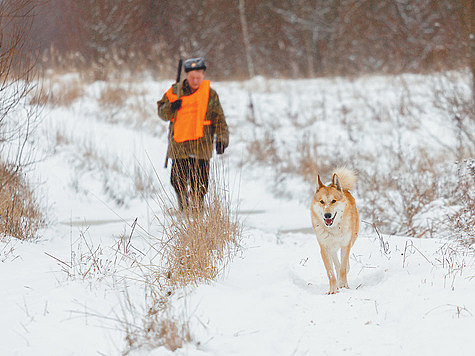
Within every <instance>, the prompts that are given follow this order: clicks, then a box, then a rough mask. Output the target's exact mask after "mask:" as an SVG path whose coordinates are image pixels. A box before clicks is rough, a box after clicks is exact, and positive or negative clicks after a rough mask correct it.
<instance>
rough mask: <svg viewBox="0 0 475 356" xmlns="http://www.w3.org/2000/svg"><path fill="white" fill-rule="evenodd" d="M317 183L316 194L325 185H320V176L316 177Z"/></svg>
mask: <svg viewBox="0 0 475 356" xmlns="http://www.w3.org/2000/svg"><path fill="white" fill-rule="evenodd" d="M317 182H318V188H317V192H318V191H319V190H320V188H323V187H324V186H325V185H324V184H323V183H322V180H321V179H320V175H318V176H317Z"/></svg>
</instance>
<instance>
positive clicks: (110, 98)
mask: <svg viewBox="0 0 475 356" xmlns="http://www.w3.org/2000/svg"><path fill="white" fill-rule="evenodd" d="M133 95H134V94H133V93H131V92H130V91H128V90H126V89H124V88H121V87H119V86H111V85H108V86H106V87H105V88H104V89H103V90H102V92H101V94H100V96H99V98H98V103H99V105H100V106H101V107H104V108H120V107H122V106H124V104H125V101H126V100H127V99H128V98H129V97H130V96H133Z"/></svg>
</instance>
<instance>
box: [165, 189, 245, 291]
mask: <svg viewBox="0 0 475 356" xmlns="http://www.w3.org/2000/svg"><path fill="white" fill-rule="evenodd" d="M210 187H211V188H210V191H209V192H208V195H207V199H206V203H205V205H206V206H205V208H204V209H203V210H199V211H196V210H190V211H187V212H185V213H182V214H177V213H176V212H175V211H170V210H168V211H167V213H166V217H165V219H166V220H168V221H167V222H166V223H165V224H163V226H164V235H165V236H166V240H167V241H169V242H168V244H167V245H166V248H165V253H164V261H165V265H166V267H167V269H166V279H167V281H168V285H169V287H170V288H171V289H176V288H179V287H184V286H187V285H195V286H196V285H198V284H199V283H209V282H211V281H213V280H214V279H215V278H216V277H217V276H218V275H219V273H220V272H221V271H222V270H223V269H224V268H225V266H226V265H227V263H228V262H230V261H231V260H232V258H233V257H234V255H235V254H236V251H237V249H238V248H239V243H240V238H241V234H242V226H241V224H240V223H239V221H238V220H237V217H236V215H233V213H232V209H231V204H230V201H229V199H228V198H229V197H227V196H226V195H227V191H226V190H224V189H223V188H219V187H218V186H217V185H216V184H213V183H212V184H210Z"/></svg>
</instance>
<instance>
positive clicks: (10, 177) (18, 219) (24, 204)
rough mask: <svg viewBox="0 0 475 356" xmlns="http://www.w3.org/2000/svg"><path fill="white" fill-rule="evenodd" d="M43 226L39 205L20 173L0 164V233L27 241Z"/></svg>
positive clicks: (13, 168)
mask: <svg viewBox="0 0 475 356" xmlns="http://www.w3.org/2000/svg"><path fill="white" fill-rule="evenodd" d="M43 225H44V217H43V214H42V212H41V209H40V207H39V204H38V202H37V201H36V199H35V197H34V195H33V192H32V190H31V189H30V187H29V186H28V184H27V182H26V181H25V180H24V178H23V177H22V175H21V172H20V171H19V170H17V169H16V168H15V167H12V166H9V165H6V164H5V163H2V162H0V233H1V234H2V235H3V236H13V237H16V238H18V239H20V240H27V239H31V238H33V237H35V236H36V232H37V231H38V229H39V228H40V227H41V226H43Z"/></svg>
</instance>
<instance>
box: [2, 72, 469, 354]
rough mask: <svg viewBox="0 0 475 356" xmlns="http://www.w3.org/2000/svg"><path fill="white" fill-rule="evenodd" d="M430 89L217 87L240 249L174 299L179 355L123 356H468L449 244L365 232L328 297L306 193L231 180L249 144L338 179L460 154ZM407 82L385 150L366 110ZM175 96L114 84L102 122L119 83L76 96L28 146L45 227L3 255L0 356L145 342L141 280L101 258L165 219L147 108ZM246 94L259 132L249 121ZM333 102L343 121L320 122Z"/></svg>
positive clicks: (161, 139)
mask: <svg viewBox="0 0 475 356" xmlns="http://www.w3.org/2000/svg"><path fill="white" fill-rule="evenodd" d="M73 78H74V77H73ZM63 80H72V79H71V78H69V77H68V78H67V79H63ZM440 80H443V79H440ZM402 82H404V84H405V85H402V84H401V83H402ZM435 82H437V83H439V80H438V79H437V81H436V79H434V78H433V77H424V76H406V77H402V78H387V77H368V78H361V79H359V80H356V81H346V80H344V79H338V78H336V79H319V80H303V81H268V80H265V79H262V78H256V79H254V80H252V81H248V82H242V83H241V82H229V83H215V84H213V87H215V88H216V89H217V91H218V93H219V95H220V99H221V102H222V105H223V107H224V110H225V113H226V114H227V121H228V124H229V126H230V132H231V138H230V141H231V144H230V147H229V149H228V150H227V151H226V153H225V155H224V156H223V157H215V158H214V162H215V163H216V165H217V166H219V167H225V169H224V171H225V178H226V182H227V183H226V184H227V185H228V189H229V191H230V196H231V198H232V201H233V204H235V207H236V210H237V211H239V217H240V220H241V222H242V223H243V225H244V232H243V238H242V241H241V243H242V248H241V249H240V250H239V252H238V254H237V255H236V256H235V258H234V260H233V261H232V262H231V263H230V264H228V265H227V267H226V269H225V271H224V272H223V273H222V275H221V276H220V277H219V278H218V279H217V280H216V281H215V282H213V283H211V284H210V285H200V286H198V287H189V288H185V289H183V290H180V291H176V293H175V295H173V296H172V297H171V302H172V307H171V311H170V313H172V314H173V317H178V318H179V319H180V320H182V321H184V322H185V323H187V325H188V326H189V329H190V332H191V339H192V341H191V342H189V343H187V344H186V345H185V346H184V347H183V348H181V349H178V350H177V351H176V352H175V353H173V352H172V351H170V350H169V349H167V348H166V347H153V346H150V345H149V346H148V347H143V348H140V349H132V350H130V353H129V354H131V355H172V354H178V355H203V356H204V355H226V356H227V355H259V356H261V355H342V354H347V355H414V354H421V355H446V354H449V353H454V354H457V355H471V354H472V353H473V350H474V347H475V341H474V339H473V334H474V330H475V318H474V314H475V285H474V280H473V277H474V276H475V265H474V258H473V254H470V253H469V251H468V250H467V249H463V248H461V247H460V246H459V245H457V243H456V242H455V241H451V240H444V239H442V238H433V239H413V238H410V237H404V236H388V235H380V234H378V233H377V232H376V231H375V230H374V229H372V228H371V227H370V226H368V224H365V223H363V224H362V231H361V233H360V235H359V237H358V240H357V242H356V244H355V246H354V248H353V250H352V254H351V261H350V264H351V270H350V273H349V278H348V280H349V284H350V289H348V290H343V291H340V292H339V293H338V294H336V295H327V294H326V293H327V291H328V280H327V277H326V273H325V269H324V266H323V263H322V261H321V258H320V253H319V247H318V244H317V241H316V238H315V236H314V234H313V232H312V230H311V222H310V216H309V206H308V205H309V202H310V199H311V195H308V198H307V196H306V194H308V193H310V194H311V190H312V189H313V187H311V186H308V185H307V186H306V185H305V183H303V182H302V180H300V179H298V178H295V177H288V179H286V180H285V181H283V182H277V183H276V182H275V181H274V180H275V171H274V170H273V169H272V166H271V165H270V166H269V165H265V166H260V165H249V164H243V162H245V161H246V159H247V158H248V156H247V154H246V144H247V143H248V142H249V141H250V140H251V139H252V138H260V137H262V136H263V135H264V133H265V132H267V133H268V132H269V131H272V132H273V133H274V134H275V137H274V138H276V137H277V138H278V142H277V145H296V144H297V143H298V142H297V143H296V142H295V141H298V139H299V137H301V136H299V135H298V134H296V133H295V132H294V131H292V130H296V127H298V130H307V131H308V132H309V134H310V135H315V136H316V137H317V139H318V140H319V141H320V142H323V143H322V146H321V147H322V148H328V149H329V150H332V151H334V152H338V157H339V159H340V161H342V163H345V150H351V152H348V156H347V159H350V157H351V158H354V157H355V156H357V155H358V154H361V155H365V154H368V152H372V151H373V153H374V151H375V150H381V152H382V154H384V152H386V151H385V150H386V149H387V148H388V147H389V148H391V147H393V146H396V145H399V146H406V147H407V146H411V145H416V144H417V145H427V148H429V149H431V148H433V147H434V146H435V145H441V146H442V147H446V146H455V145H456V144H457V142H456V139H455V138H454V135H453V134H450V133H449V134H445V133H446V132H448V130H449V129H451V128H450V127H449V128H447V127H448V126H447V125H445V126H444V122H443V118H442V117H440V115H438V114H437V110H436V108H432V107H430V106H428V104H427V103H430V102H431V100H427V96H428V95H429V94H427V93H425V92H424V89H425V88H426V89H427V87H428V86H433V85H434V83H435ZM66 83H67V81H66ZM407 83H409V86H411V87H413V88H416V90H415V91H413V92H412V94H411V97H410V101H411V102H416V103H417V105H415V106H412V107H417V108H418V110H420V114H421V120H420V122H417V123H416V122H413V121H410V120H406V121H404V122H402V123H401V126H400V133H399V134H398V135H396V136H397V137H396V139H395V138H394V137H393V136H391V134H393V133H394V130H393V127H391V123H390V122H389V121H388V120H385V118H384V115H385V113H384V112H382V111H379V112H376V113H375V112H373V115H377V116H378V117H380V119H379V121H378V119H376V120H373V119H374V118H372V119H371V120H369V119H368V115H369V114H370V113H371V110H370V109H368V108H377V107H378V106H377V103H378V102H380V101H383V102H391V101H395V103H396V104H394V105H396V106H397V105H398V103H399V102H400V101H401V100H402V99H401V98H403V99H404V98H406V97H407V96H408V94H407V93H406V94H405V93H404V90H406V89H405V88H406V87H407ZM170 84H171V82H170V81H163V82H156V81H153V80H151V79H148V78H144V80H142V81H140V82H136V83H127V84H125V87H126V89H127V90H129V91H131V92H133V93H136V94H134V95H131V96H130V97H128V98H127V101H126V102H125V103H123V104H122V107H120V108H112V109H111V108H107V107H104V106H101V105H100V103H99V102H98V100H97V98H99V97H100V94H101V91H103V90H104V88H106V87H110V86H114V85H119V84H114V83H102V82H98V83H93V84H90V85H85V84H84V86H85V94H84V96H83V97H81V98H79V99H78V100H76V101H75V102H74V103H73V104H72V105H71V106H69V107H60V106H59V107H46V108H45V109H44V111H43V113H42V116H43V118H44V119H43V120H42V122H41V125H40V127H39V128H38V129H37V130H36V131H35V135H34V136H33V137H32V139H31V142H30V143H31V146H32V147H34V148H35V152H36V156H37V157H38V159H39V163H38V164H37V168H36V169H35V171H33V172H31V178H32V179H33V180H34V181H36V182H41V183H42V184H41V185H40V186H39V190H40V191H41V192H42V196H43V197H44V199H42V204H44V205H45V206H46V207H47V214H48V219H49V225H48V226H47V227H46V228H45V229H43V230H42V231H40V238H39V239H38V240H37V241H34V242H20V241H17V240H14V239H9V238H5V239H3V240H2V241H1V242H0V280H1V285H2V289H1V290H0V305H1V315H2V317H1V318H0V335H1V342H0V355H35V356H37V355H120V354H122V353H123V352H124V351H125V350H128V349H127V342H126V337H127V336H128V335H129V336H130V330H131V329H134V328H135V329H140V327H143V319H144V315H146V314H147V310H146V308H147V306H148V304H147V286H146V285H145V283H144V277H142V276H140V275H137V271H138V270H136V269H134V267H133V266H130V265H127V266H125V267H124V265H125V264H126V262H120V263H119V262H117V261H112V259H113V258H114V256H117V254H114V249H115V248H116V246H119V245H120V241H121V238H122V239H123V237H124V236H130V235H131V234H132V239H131V243H132V245H134V246H135V247H136V248H137V250H139V251H140V250H142V249H141V248H142V247H143V248H144V249H145V248H146V246H147V244H151V243H152V242H151V241H150V239H151V237H150V235H148V234H147V232H152V235H153V233H156V234H158V233H159V229H157V226H156V225H157V223H156V220H157V219H156V216H157V215H160V214H161V213H162V212H161V210H160V208H159V206H158V204H157V203H156V200H157V199H156V196H155V197H154V195H156V194H163V190H162V189H159V188H158V187H159V186H160V185H161V184H162V185H163V186H164V187H165V191H168V192H171V190H170V187H169V183H168V180H169V170H166V169H164V168H163V162H164V154H165V150H166V140H165V132H166V127H167V126H166V124H165V123H163V122H160V121H159V119H158V118H157V117H156V114H155V110H156V108H155V102H156V101H157V100H158V99H159V98H160V97H161V95H162V94H163V93H164V92H165V90H166V89H167V88H168V87H169V85H170ZM55 85H59V84H58V83H56V84H55ZM120 85H123V84H120ZM454 85H455V84H454ZM56 90H58V89H56ZM61 90H64V86H63V87H62V89H61ZM250 91H251V92H252V98H253V101H254V104H255V108H256V109H255V110H256V111H255V116H257V119H259V122H255V121H254V122H253V121H252V120H249V118H248V115H249V112H248V100H249V92H250ZM401 92H402V94H401ZM361 93H365V94H367V97H369V98H372V100H373V101H372V102H371V103H368V102H367V100H366V99H365V98H363V99H361V98H360V97H359V96H358V95H360V94H361ZM414 93H417V95H414ZM408 100H409V99H408ZM341 102H344V103H345V105H347V109H346V111H345V113H344V114H341V115H343V116H344V117H343V118H342V117H338V118H335V117H327V114H326V113H328V112H330V113H331V112H332V108H331V107H332V105H336V103H341ZM363 104H364V105H363ZM322 107H325V108H326V109H325V110H323V109H322ZM364 107H366V109H364ZM138 108H140V110H139V109H138ZM338 110H340V108H338ZM139 111H140V112H139ZM340 113H341V112H340ZM134 115H136V116H134ZM411 117H412V116H411ZM289 120H291V121H293V123H292V125H288V121H289ZM342 120H343V121H344V122H343V121H342ZM345 120H346V121H345ZM348 120H349V121H350V122H349V123H348V122H347V121H348ZM378 122H379V124H375V123H378ZM343 124H345V125H347V127H350V128H349V129H348V128H343V127H342V125H343ZM444 129H445V131H444ZM329 137H332V139H331V140H330V139H329ZM345 142H346V143H345ZM350 147H352V148H351V149H350ZM350 153H351V154H350ZM315 159H316V160H318V157H316V158H315ZM381 159H382V160H384V159H389V158H388V157H381ZM364 162H365V164H367V161H364ZM349 163H351V164H352V165H357V163H355V162H349ZM375 164H377V162H375ZM218 170H219V169H218ZM138 176H139V177H140V178H137V177H138ZM327 178H329V177H327ZM160 182H161V183H160ZM280 183H281V184H282V187H280V189H275V188H276V185H278V184H280ZM143 185H145V187H146V189H144V190H141V189H139V188H138V187H140V186H143ZM154 187H157V188H156V189H155V191H152V193H150V191H151V190H154ZM282 191H285V193H286V194H285V196H284V195H279V194H280V193H281V192H282ZM276 192H279V194H276ZM355 195H356V198H357V204H358V202H360V203H361V202H362V201H363V200H364V197H362V196H361V195H359V193H358V188H357V189H356V190H355ZM136 218H137V222H138V228H136V230H135V231H133V232H132V224H133V222H134V220H135V219H136ZM362 218H363V219H364V218H365V217H364V216H363V217H362ZM144 249H143V250H142V251H144ZM137 253H138V252H137ZM91 256H95V258H96V260H93V261H91ZM152 262H153V261H152ZM71 264H74V266H71ZM88 268H90V270H89V269H88ZM131 305H132V306H131ZM127 330H129V333H128V332H127Z"/></svg>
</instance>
